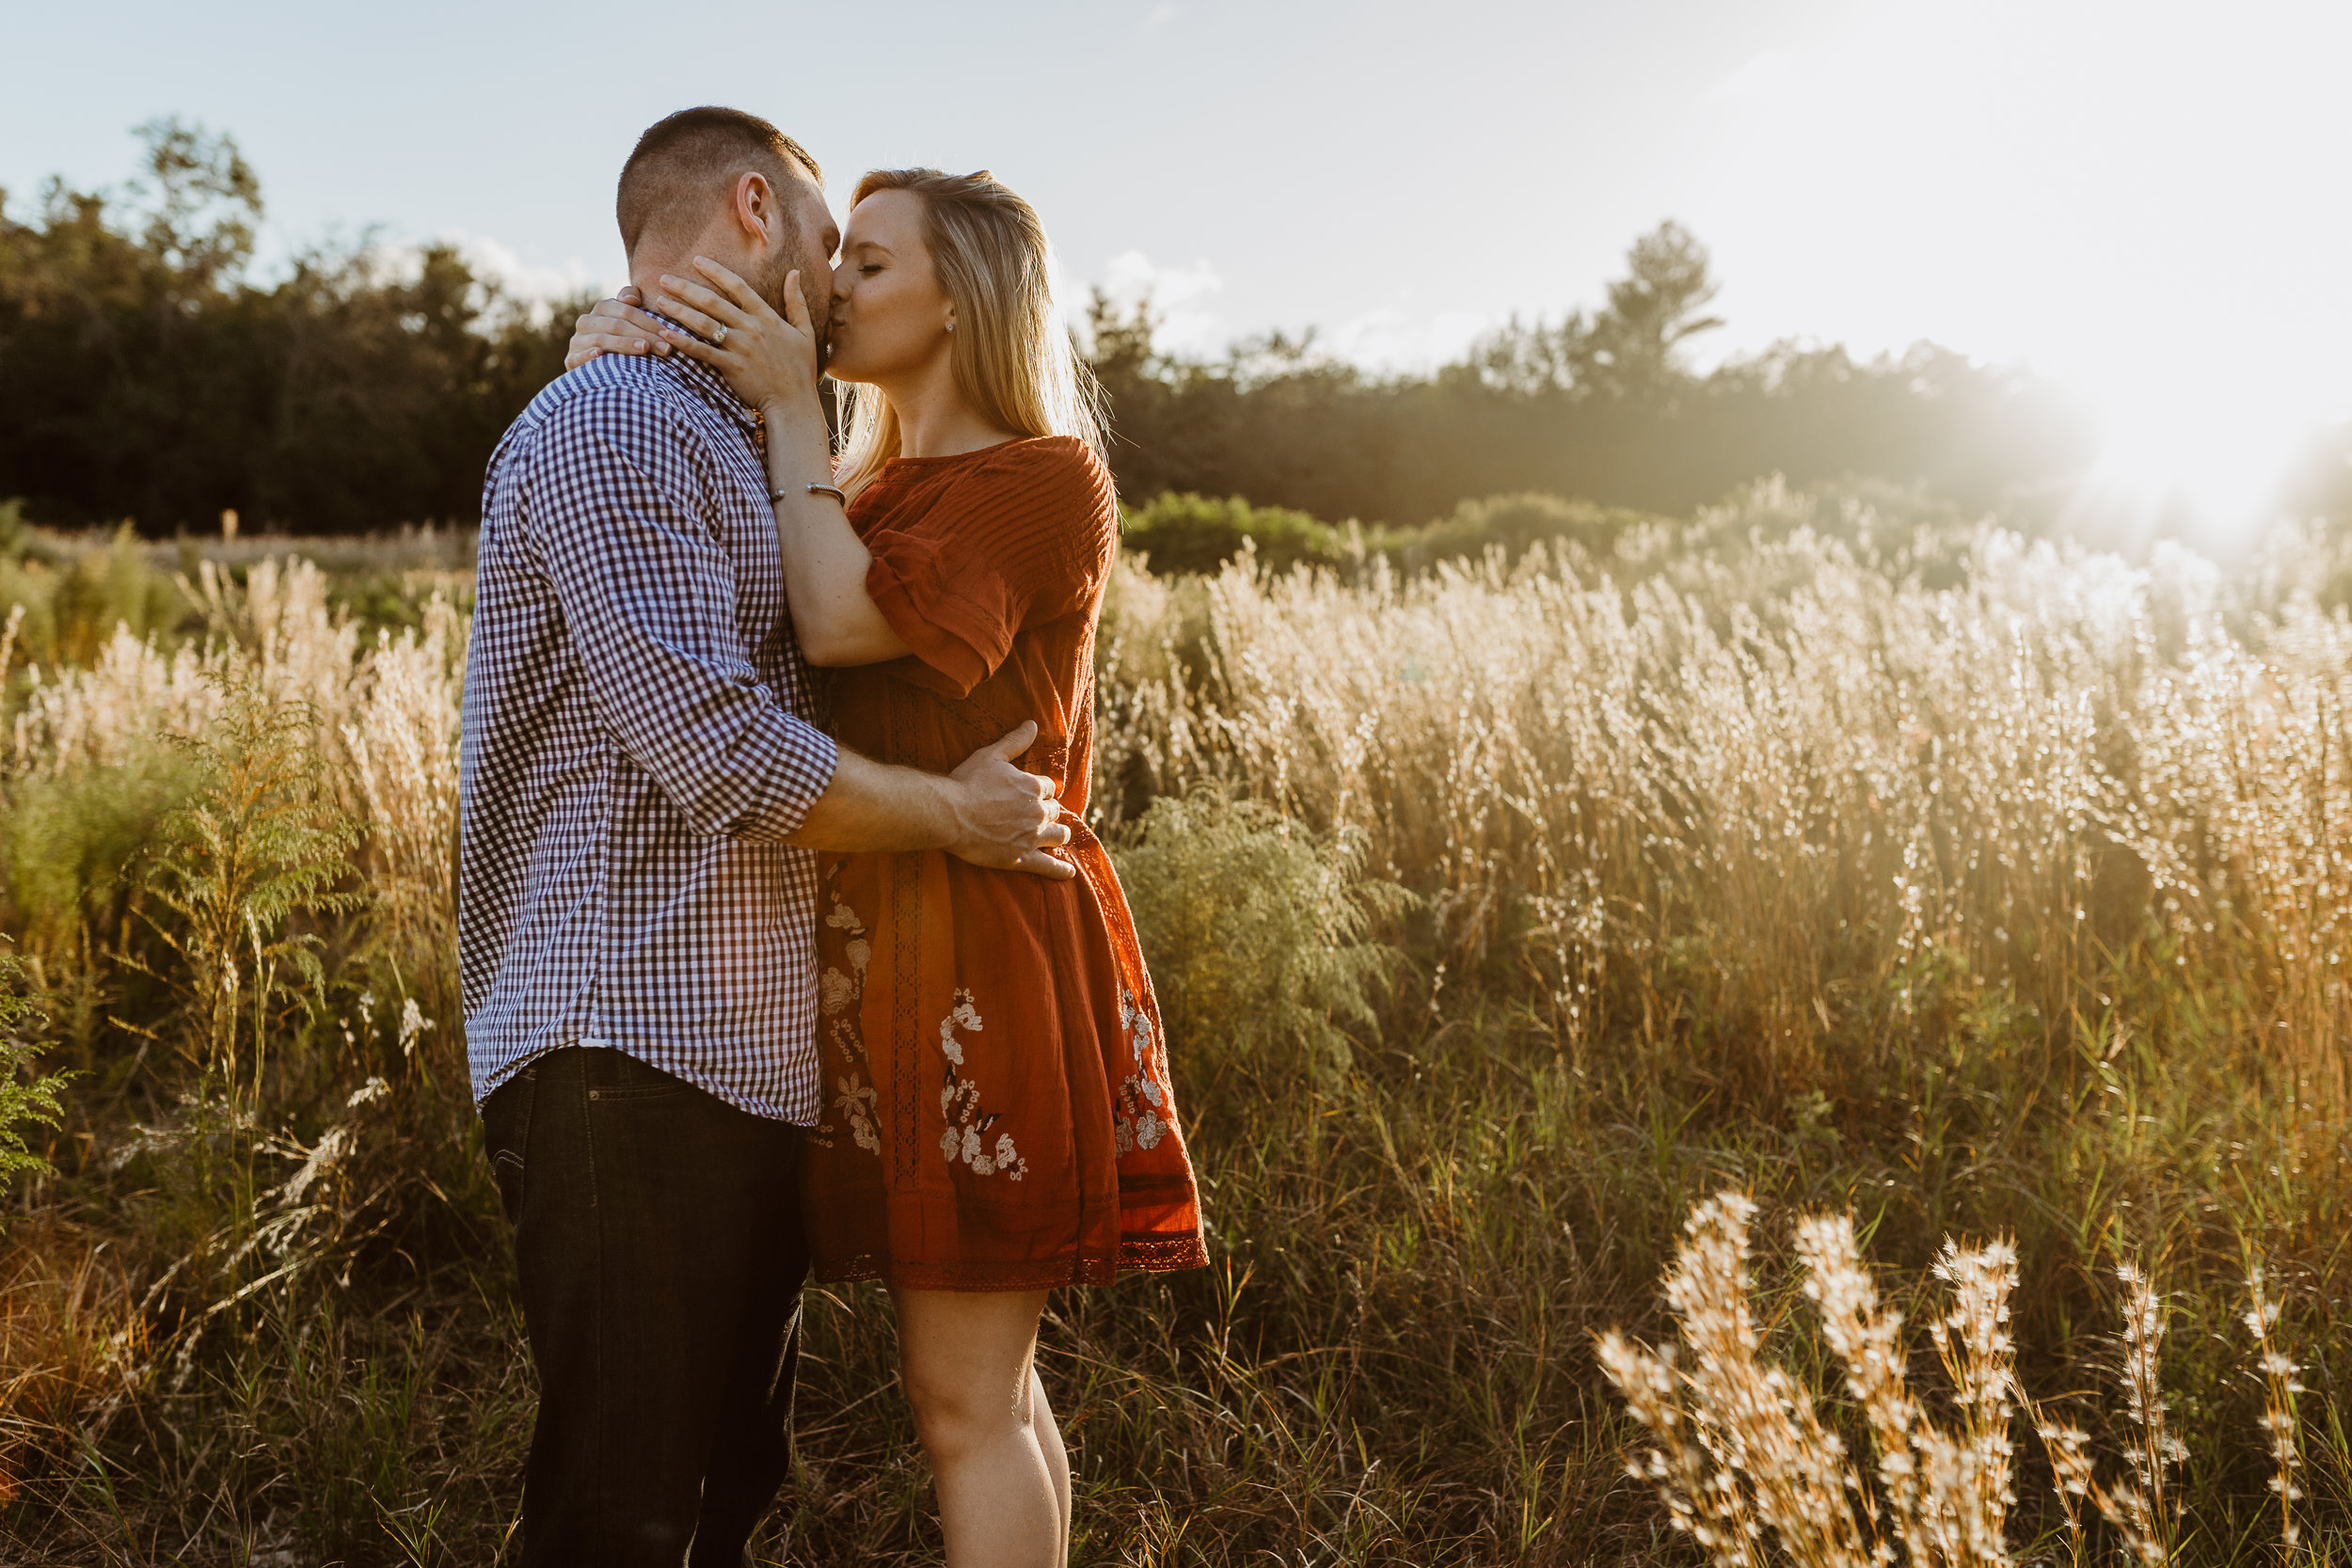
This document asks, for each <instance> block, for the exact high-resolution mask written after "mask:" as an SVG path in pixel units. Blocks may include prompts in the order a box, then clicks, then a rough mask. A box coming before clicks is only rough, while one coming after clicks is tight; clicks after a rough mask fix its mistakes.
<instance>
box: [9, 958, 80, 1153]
mask: <svg viewBox="0 0 2352 1568" xmlns="http://www.w3.org/2000/svg"><path fill="white" fill-rule="evenodd" d="M29 978H30V977H29V976H28V974H26V972H25V968H24V962H23V960H22V959H20V958H17V957H16V955H14V954H13V953H5V952H0V1192H5V1191H6V1190H7V1189H8V1185H9V1183H10V1182H12V1181H13V1180H15V1179H16V1178H18V1177H20V1176H46V1175H48V1174H49V1171H50V1164H49V1162H48V1160H47V1159H45V1158H43V1157H42V1156H41V1155H39V1154H36V1153H34V1152H33V1148H32V1146H31V1145H30V1144H29V1143H27V1142H26V1141H25V1130H26V1129H27V1128H30V1127H56V1125H57V1124H58V1121H59V1118H60V1117H63V1115H64V1110H63V1107H61V1106H60V1105H59V1104H58V1103H57V1094H58V1091H59V1090H60V1089H62V1088H63V1087H64V1086H65V1081H66V1078H65V1075H63V1074H51V1075H49V1076H47V1077H41V1076H38V1075H37V1074H36V1073H35V1071H34V1064H35V1062H36V1061H37V1060H38V1058H39V1056H40V1035H41V1031H42V1027H43V1025H44V1024H46V1023H47V1022H48V1019H47V1016H46V1014H45V1013H44V1011H43V1009H42V1008H41V1007H40V1004H39V1003H38V1002H36V1001H35V1000H34V999H33V997H32V996H31V995H29V994H28V992H29V990H30V989H31V988H30V985H29V983H28V982H29Z"/></svg>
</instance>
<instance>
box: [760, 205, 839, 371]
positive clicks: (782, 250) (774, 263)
mask: <svg viewBox="0 0 2352 1568" xmlns="http://www.w3.org/2000/svg"><path fill="white" fill-rule="evenodd" d="M796 271H797V272H798V273H799V274H800V275H801V298H802V301H803V304H804V305H805V306H806V307H807V310H808V326H809V330H810V331H811V332H812V333H814V334H815V335H816V338H817V364H818V370H819V372H822V370H823V368H824V364H825V361H826V360H827V359H829V358H831V357H832V350H833V300H832V297H831V296H830V295H828V296H827V297H826V298H824V299H821V300H819V299H812V298H810V297H809V293H808V280H809V277H810V276H811V274H810V271H809V265H808V259H807V258H806V257H805V256H803V255H802V253H801V242H800V239H799V237H798V236H797V235H795V236H794V237H793V238H792V239H790V240H789V241H787V243H786V244H785V245H780V246H778V247H777V250H776V252H775V254H774V255H773V256H771V258H770V260H769V263H768V265H767V266H766V267H765V268H763V269H762V270H761V274H760V276H759V277H755V278H753V279H751V285H752V289H753V292H755V293H757V294H758V295H759V297H760V298H762V299H764V300H766V301H767V302H768V305H769V308H770V309H772V310H774V311H775V313H776V314H777V315H779V316H782V317H783V318H784V319H785V320H787V321H790V320H791V319H792V312H791V311H790V310H788V309H785V303H784V298H785V296H784V284H785V279H786V278H787V277H790V276H791V275H792V274H793V273H794V272H796Z"/></svg>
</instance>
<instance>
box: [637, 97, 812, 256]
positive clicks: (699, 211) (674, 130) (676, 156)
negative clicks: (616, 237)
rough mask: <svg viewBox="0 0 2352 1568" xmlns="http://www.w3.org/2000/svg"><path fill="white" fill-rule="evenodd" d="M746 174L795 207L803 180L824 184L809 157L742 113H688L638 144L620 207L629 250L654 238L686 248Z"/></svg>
mask: <svg viewBox="0 0 2352 1568" xmlns="http://www.w3.org/2000/svg"><path fill="white" fill-rule="evenodd" d="M746 174H758V175H764V176H765V177H766V178H767V181H768V183H769V184H771V186H773V187H775V192H776V195H777V196H778V197H780V198H783V199H784V200H786V201H787V202H790V201H792V200H794V199H795V193H794V191H793V188H792V182H793V181H794V180H795V179H797V178H798V177H800V176H802V175H806V176H807V177H808V178H809V179H811V180H814V181H817V182H819V183H822V182H823V181H824V178H825V176H824V172H823V171H822V170H821V169H819V168H818V166H817V160H816V159H814V158H812V157H810V156H809V155H808V150H807V149H805V148H803V146H802V145H801V144H800V143H799V142H796V141H794V140H793V139H792V138H791V137H790V136H787V135H785V134H784V133H783V132H781V131H779V130H777V129H776V128H775V127H774V126H772V125H771V124H769V123H768V122H767V121H766V120H764V119H760V118H759V117H758V116H757V115H747V114H745V113H744V112H743V111H742V110H740V109H721V108H711V107H705V108H700V109H680V110H679V111H678V112H677V113H675V114H674V115H672V116H670V117H669V118H668V119H663V120H659V121H656V122H655V123H654V124H653V125H652V126H651V127H650V128H649V129H647V131H646V132H645V134H644V135H642V136H640V137H638V138H637V150H635V151H633V152H631V153H630V154H629V155H628V163H626V164H623V165H622V166H621V191H620V198H619V200H618V201H617V202H616V203H615V205H616V206H617V208H618V210H619V217H620V220H621V245H622V246H623V247H624V249H625V250H626V251H627V253H628V254H629V255H631V256H634V255H636V254H637V246H638V243H639V242H640V241H642V240H644V239H646V238H647V237H649V236H650V237H652V238H654V239H656V240H666V241H669V242H671V243H673V244H678V245H683V244H685V243H686V242H687V241H689V240H691V239H692V238H693V237H694V236H695V235H696V234H699V233H701V232H702V228H703V225H704V224H706V223H707V222H709V221H710V215H711V210H712V209H713V208H715V207H716V206H718V205H719V203H720V202H721V201H723V199H724V198H725V197H726V194H727V193H728V192H729V191H732V190H733V189H734V188H735V182H736V181H737V180H739V179H740V178H741V177H742V176H744V175H746Z"/></svg>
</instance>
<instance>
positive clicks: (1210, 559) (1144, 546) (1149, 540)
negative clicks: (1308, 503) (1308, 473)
mask: <svg viewBox="0 0 2352 1568" xmlns="http://www.w3.org/2000/svg"><path fill="white" fill-rule="evenodd" d="M1122 543H1123V544H1124V546H1125V547H1126V548H1128V549H1131V550H1136V551H1140V552H1141V553H1143V554H1144V555H1147V556H1149V557H1150V558H1151V562H1152V570H1153V571H1155V572H1214V571H1216V569H1217V568H1218V567H1220V566H1222V565H1224V564H1225V563H1226V562H1229V561H1231V560H1232V559H1233V557H1235V556H1236V555H1239V554H1240V553H1241V551H1242V548H1243V546H1244V545H1245V544H1247V545H1248V546H1249V548H1250V549H1252V550H1253V551H1254V552H1255V553H1256V556H1257V561H1258V563H1259V564H1260V565H1261V566H1263V567H1266V568H1267V569H1269V570H1272V571H1277V572H1282V571H1288V570H1289V569H1290V568H1291V567H1293V566H1295V565H1298V564H1299V563H1301V562H1313V563H1315V564H1318V565H1331V564H1334V563H1336V562H1338V561H1339V560H1340V557H1341V550H1342V542H1341V535H1340V531H1339V530H1337V529H1335V528H1333V527H1332V526H1331V525H1330V524H1328V523H1326V522H1324V521H1322V520H1320V519H1319V518H1315V517H1310V516H1309V515H1307V514H1305V513H1304V512H1294V511H1291V510H1290V509H1288V508H1286V507H1279V506H1252V505H1250V504H1249V503H1248V501H1247V500H1244V499H1242V498H1241V497H1239V496H1234V497H1232V498H1230V499H1226V500H1217V499H1214V498H1212V497H1209V496H1195V495H1182V496H1180V495H1175V494H1172V493H1171V494H1168V495H1163V496H1160V497H1159V498H1158V499H1154V500H1152V501H1150V502H1148V503H1146V504H1145V505H1143V506H1140V507H1136V508H1135V509H1134V510H1133V511H1131V512H1129V513H1128V514H1127V518H1126V529H1125V531H1124V534H1123V535H1122Z"/></svg>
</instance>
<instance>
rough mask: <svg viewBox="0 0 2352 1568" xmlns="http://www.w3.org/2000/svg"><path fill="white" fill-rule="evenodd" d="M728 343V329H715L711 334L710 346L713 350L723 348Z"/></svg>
mask: <svg viewBox="0 0 2352 1568" xmlns="http://www.w3.org/2000/svg"><path fill="white" fill-rule="evenodd" d="M726 341H727V329H726V328H725V327H723V326H722V327H718V328H715V329H714V330H713V331H712V332H711V334H710V346H711V347H712V348H718V347H721V346H723V344H724V343H725V342H726Z"/></svg>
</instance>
